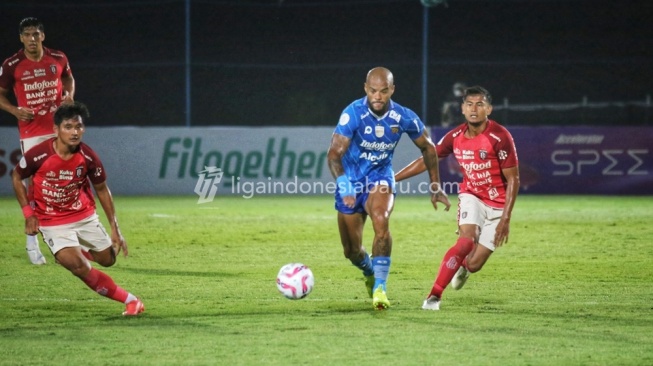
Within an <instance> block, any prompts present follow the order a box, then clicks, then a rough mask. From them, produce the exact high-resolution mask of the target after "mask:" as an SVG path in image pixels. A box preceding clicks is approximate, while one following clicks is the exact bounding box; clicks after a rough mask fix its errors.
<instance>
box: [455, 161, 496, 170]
mask: <svg viewBox="0 0 653 366" xmlns="http://www.w3.org/2000/svg"><path fill="white" fill-rule="evenodd" d="M460 166H461V167H462V168H463V169H465V171H466V172H468V173H471V172H474V171H479V170H485V169H490V167H491V166H492V162H491V161H486V162H485V163H475V162H471V163H461V164H460Z"/></svg>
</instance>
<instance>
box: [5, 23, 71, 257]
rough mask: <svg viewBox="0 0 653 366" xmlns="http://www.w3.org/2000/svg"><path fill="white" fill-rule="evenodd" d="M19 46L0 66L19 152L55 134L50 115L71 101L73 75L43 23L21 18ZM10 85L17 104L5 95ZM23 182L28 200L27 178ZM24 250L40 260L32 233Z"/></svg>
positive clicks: (6, 106) (6, 104)
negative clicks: (48, 41) (52, 45)
mask: <svg viewBox="0 0 653 366" xmlns="http://www.w3.org/2000/svg"><path fill="white" fill-rule="evenodd" d="M18 33H19V35H20V41H21V43H22V44H23V49H21V50H19V51H18V52H17V53H16V54H14V55H13V56H11V57H9V58H8V59H6V60H5V61H4V62H3V63H2V66H1V67H0V109H2V110H5V111H7V112H9V113H11V114H13V115H14V116H15V117H16V118H17V119H18V132H19V134H20V148H21V151H22V153H23V155H24V154H25V152H27V151H28V150H29V149H31V148H32V147H34V146H36V145H37V144H39V143H40V142H43V141H45V140H47V139H49V138H52V137H54V136H55V135H54V134H53V132H52V128H53V125H54V123H53V115H54V112H55V110H56V109H57V107H58V106H59V105H61V104H62V103H64V104H65V103H72V101H73V96H74V94H75V79H74V78H73V74H72V72H71V71H70V65H69V64H68V58H67V57H66V55H65V54H64V53H63V52H61V51H57V50H52V49H49V48H45V47H43V40H45V33H44V27H43V23H41V22H40V21H39V20H38V19H36V18H25V19H23V20H22V21H21V22H20V24H19V26H18ZM10 89H13V93H14V97H15V98H16V102H17V105H13V104H11V102H10V101H9V99H8V95H9V90H10ZM25 184H26V185H27V186H28V187H30V188H28V195H29V198H30V201H32V191H31V185H30V184H29V182H27V181H26V182H25ZM26 247H27V254H28V257H29V258H30V261H31V262H32V263H33V264H44V263H45V257H43V255H42V254H41V250H40V249H39V244H38V240H37V238H36V235H28V236H27V242H26Z"/></svg>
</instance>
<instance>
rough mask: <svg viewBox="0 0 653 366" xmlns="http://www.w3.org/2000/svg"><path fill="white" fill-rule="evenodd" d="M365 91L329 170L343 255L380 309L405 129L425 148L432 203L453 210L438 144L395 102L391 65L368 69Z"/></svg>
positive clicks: (343, 124)
mask: <svg viewBox="0 0 653 366" xmlns="http://www.w3.org/2000/svg"><path fill="white" fill-rule="evenodd" d="M364 90H365V94H366V96H365V97H363V98H361V99H358V100H355V101H354V102H353V103H351V104H350V105H349V106H347V107H346V108H345V109H344V111H343V112H342V114H341V115H340V120H339V122H338V125H337V126H336V129H335V131H334V133H333V136H332V138H331V146H330V147H329V151H328V153H327V159H328V163H329V169H330V170H331V174H332V175H333V177H334V178H336V182H337V188H338V189H337V190H336V192H335V200H336V203H335V208H336V210H337V211H338V228H339V231H340V241H341V244H342V247H343V251H344V255H345V257H346V258H347V259H349V260H350V261H351V263H352V264H353V265H355V266H356V267H358V268H359V269H360V270H361V271H362V272H363V276H365V284H366V286H367V291H368V295H369V296H370V297H372V306H373V307H374V309H376V310H383V309H387V308H388V307H390V302H389V301H388V297H387V293H386V282H387V279H388V273H389V271H390V254H391V251H392V236H391V235H390V230H389V221H390V214H391V213H392V209H393V207H394V197H395V180H394V172H393V170H392V156H393V153H394V149H395V146H396V145H397V143H398V142H399V139H400V138H401V135H402V134H404V133H405V134H407V135H408V136H409V137H410V138H411V139H412V140H413V143H414V144H415V145H416V146H417V147H418V148H419V150H420V151H421V152H422V157H423V159H424V161H425V162H426V164H425V168H424V169H426V168H427V167H428V171H429V178H430V182H431V187H432V195H431V202H432V204H433V207H434V208H435V209H437V202H441V203H443V204H444V205H445V206H446V208H445V210H448V209H449V206H450V203H449V199H448V198H447V196H446V194H444V192H443V191H442V190H441V189H440V175H439V172H438V156H437V154H436V151H435V146H434V145H433V142H431V138H430V137H429V134H428V132H427V130H426V128H425V127H424V124H423V123H422V121H421V120H420V119H419V117H417V115H416V114H415V113H414V112H413V111H411V110H410V109H408V108H405V107H403V106H401V105H399V104H397V103H396V102H394V101H392V100H391V99H390V98H391V97H392V95H393V93H394V90H395V85H394V77H393V75H392V72H390V70H388V69H386V68H384V67H376V68H373V69H372V70H370V71H369V72H368V73H367V78H366V80H365V84H364ZM368 216H369V217H370V219H371V220H372V227H373V229H374V240H373V242H372V253H371V254H372V256H373V259H370V255H369V253H367V252H366V251H365V249H364V248H363V244H362V242H363V225H364V224H365V220H366V219H367V217H368Z"/></svg>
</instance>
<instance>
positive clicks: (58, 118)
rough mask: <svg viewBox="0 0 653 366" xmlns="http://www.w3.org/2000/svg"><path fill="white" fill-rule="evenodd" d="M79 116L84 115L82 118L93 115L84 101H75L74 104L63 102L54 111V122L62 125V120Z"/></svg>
mask: <svg viewBox="0 0 653 366" xmlns="http://www.w3.org/2000/svg"><path fill="white" fill-rule="evenodd" d="M77 116H79V117H82V119H86V118H88V117H90V116H91V114H90V113H89V111H88V108H87V107H86V105H85V104H84V103H82V102H73V103H72V104H62V105H61V106H59V108H57V111H56V112H54V124H55V125H57V126H60V125H61V122H63V121H64V120H66V119H73V118H75V117H77Z"/></svg>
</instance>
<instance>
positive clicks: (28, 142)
mask: <svg viewBox="0 0 653 366" xmlns="http://www.w3.org/2000/svg"><path fill="white" fill-rule="evenodd" d="M56 136H57V135H56V134H54V133H53V134H51V135H43V136H36V137H30V138H26V139H22V140H20V151H21V152H22V153H23V155H25V152H26V151H29V150H30V149H31V148H33V147H34V146H36V145H38V144H40V143H41V142H43V141H45V140H47V139H50V138H53V137H56Z"/></svg>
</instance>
